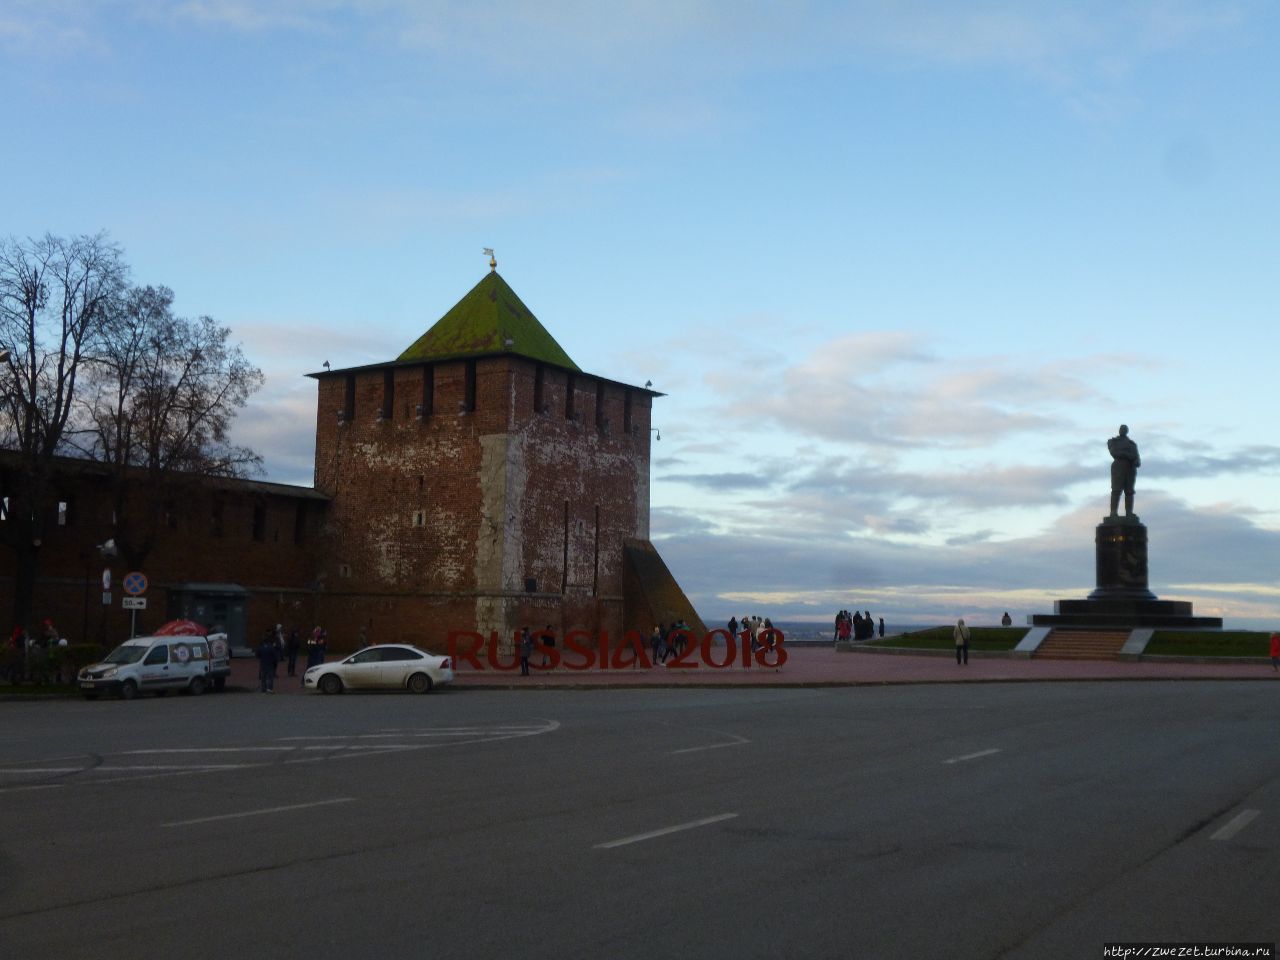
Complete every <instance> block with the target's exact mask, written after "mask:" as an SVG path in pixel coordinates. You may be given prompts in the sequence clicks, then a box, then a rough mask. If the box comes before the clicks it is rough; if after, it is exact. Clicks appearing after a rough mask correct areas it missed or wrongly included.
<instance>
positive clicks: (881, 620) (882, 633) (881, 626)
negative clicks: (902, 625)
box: [880, 617, 884, 640]
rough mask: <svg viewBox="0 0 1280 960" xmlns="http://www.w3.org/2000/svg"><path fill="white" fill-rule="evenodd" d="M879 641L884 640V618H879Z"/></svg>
mask: <svg viewBox="0 0 1280 960" xmlns="http://www.w3.org/2000/svg"><path fill="white" fill-rule="evenodd" d="M880 639H881V640H883V639H884V617H881V618H880Z"/></svg>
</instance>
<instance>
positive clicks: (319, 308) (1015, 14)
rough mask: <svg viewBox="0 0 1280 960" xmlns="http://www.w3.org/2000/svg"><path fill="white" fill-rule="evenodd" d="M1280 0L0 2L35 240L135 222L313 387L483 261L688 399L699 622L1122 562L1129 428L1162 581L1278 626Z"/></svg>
mask: <svg viewBox="0 0 1280 960" xmlns="http://www.w3.org/2000/svg"><path fill="white" fill-rule="evenodd" d="M1278 41H1280V9H1278V8H1277V6H1276V5H1274V4H1270V3H1267V2H1263V0H1257V2H1254V0H1213V2H1192V0H1186V2H1180V0H1164V2H1155V0H1129V2H1126V0H1098V2H1095V0H1074V2H1057V0H1040V2H1034V0H1032V2H1027V0H966V2H963V3H959V2H940V0H898V2H888V0H885V2H858V0H848V2H843V3H827V2H817V0H813V2H801V0H795V2H788V0H776V2H772V3H769V2H756V0H738V2H728V0H720V2H704V0H678V2H645V0H614V2H610V3H599V2H588V0H581V2H579V0H572V2H568V0H566V2H557V0H528V2H526V0H488V2H484V3H460V2H452V0H440V2H428V0H420V2H415V0H179V2H168V3H166V2H159V0H97V2H92V0H31V2H28V0H0V84H2V85H3V86H2V89H3V90H4V91H5V108H4V115H5V133H4V149H3V150H2V151H0V201H2V202H0V235H5V236H15V237H27V236H39V235H42V234H44V233H46V232H50V233H53V234H57V235H62V236H69V235H75V234H83V233H97V232H99V231H106V232H107V233H108V234H109V235H110V237H111V238H112V239H113V240H114V241H115V242H117V243H118V244H120V245H121V246H122V247H123V248H124V251H125V254H126V258H127V260H128V262H129V263H130V264H131V267H132V272H133V279H134V281H135V282H137V283H152V284H165V285H167V286H169V287H171V288H172V289H173V290H174V291H175V293H176V301H175V310H176V311H177V312H178V313H180V314H184V315H188V316H196V315H206V314H207V315H210V316H212V317H214V318H215V319H216V320H217V321H218V322H219V323H221V324H223V325H225V326H227V327H229V328H230V329H231V330H232V335H233V338H234V339H235V340H236V341H238V342H239V343H241V344H242V345H243V347H244V350H245V352H246V354H247V355H248V356H249V358H250V359H251V360H253V362H255V363H256V364H257V365H258V366H260V367H261V368H262V370H263V371H264V373H265V374H266V377H267V380H266V385H265V387H264V388H263V389H262V390H261V391H260V392H259V393H258V394H257V395H256V396H255V397H254V398H253V400H252V401H251V402H250V404H249V406H248V407H247V408H246V409H245V410H244V411H243V413H242V414H241V416H240V417H239V419H238V421H237V424H236V427H235V432H234V435H233V439H235V440H236V441H238V442H240V443H244V444H247V445H249V446H251V447H253V448H255V449H256V450H258V451H259V452H260V453H261V454H262V456H263V461H264V473H263V475H262V476H263V478H265V479H269V480H274V481H278V482H282V483H297V484H304V485H309V484H310V483H311V480H312V452H313V447H314V435H315V389H316V388H315V382H314V381H313V380H310V379H308V378H306V376H305V374H307V373H309V372H312V371H316V370H318V369H320V366H321V364H322V363H323V362H324V361H326V360H327V361H330V362H331V364H332V366H333V367H334V368H341V367H348V366H357V365H360V364H365V363H378V362H383V361H386V360H390V359H392V358H394V357H395V356H396V355H398V354H399V353H400V351H401V350H403V349H404V348H405V347H406V346H407V345H409V344H410V343H412V342H413V340H415V339H416V338H417V337H418V336H419V335H420V334H421V333H422V332H424V331H425V330H426V329H427V328H429V327H430V326H431V324H432V323H434V322H435V321H436V320H437V319H439V317H440V316H442V315H443V314H444V313H445V312H446V311H447V310H448V309H449V308H450V307H451V306H452V305H453V304H454V303H455V302H457V300H459V299H460V298H461V297H462V296H463V295H464V294H465V293H466V292H467V291H468V290H469V289H470V288H471V287H472V286H473V285H474V284H475V283H476V282H478V281H479V280H480V279H481V278H482V277H483V275H484V273H485V272H486V271H487V269H488V267H487V257H485V256H484V255H483V254H482V249H483V248H484V247H492V248H494V249H495V250H496V254H497V259H498V263H499V268H498V269H499V272H501V273H502V275H503V277H504V279H506V280H507V282H508V283H509V284H510V285H511V286H512V287H513V289H515V291H516V292H517V293H518V294H519V295H520V297H521V299H522V300H523V301H524V302H525V303H526V304H527V305H528V306H529V307H530V309H531V310H532V311H533V312H534V313H535V314H536V315H537V316H538V318H539V319H540V320H541V321H542V323H543V325H544V326H546V327H547V329H548V330H549V331H550V332H551V333H552V334H553V335H554V336H555V337H556V339H557V340H558V341H559V342H560V344H561V345H562V346H563V347H564V348H565V350H566V351H567V352H568V353H569V355H570V356H571V357H573V359H574V360H575V361H576V362H577V363H578V365H579V366H580V367H582V368H583V369H584V370H586V371H588V372H590V373H595V374H599V375H601V376H605V377H609V378H611V379H616V380H620V381H623V382H626V383H632V384H637V385H639V384H643V383H645V382H646V381H650V380H651V381H652V382H653V384H654V389H655V390H659V391H662V392H663V393H664V394H666V396H665V397H663V398H661V399H659V400H657V401H656V406H655V411H654V423H655V424H656V426H657V427H658V428H659V429H660V431H661V440H660V441H656V442H655V443H654V445H653V462H652V534H653V539H654V541H655V543H656V544H657V546H658V548H659V550H660V551H661V552H662V554H663V556H664V558H665V559H666V561H667V563H668V565H669V566H670V567H671V569H672V571H673V572H674V573H675V575H676V577H677V579H678V580H679V581H680V582H681V584H682V585H683V586H684V588H685V590H686V592H687V593H688V594H689V595H690V598H691V599H692V600H693V601H694V603H695V605H696V606H697V608H698V610H699V612H700V613H701V614H702V615H703V617H704V619H707V620H709V621H714V622H719V621H721V620H724V619H727V618H728V617H729V616H730V615H731V614H735V615H738V616H741V615H742V614H744V613H756V614H760V615H762V616H772V617H773V618H774V619H778V620H794V619H815V620H823V621H829V620H830V619H831V617H832V616H833V615H834V612H835V611H836V610H838V609H841V608H857V609H870V610H871V611H872V612H873V613H874V614H875V615H876V616H883V617H884V618H885V619H886V620H887V621H889V622H890V623H933V622H937V623H942V622H949V621H952V620H954V619H955V618H956V617H959V616H964V617H966V618H967V619H968V620H969V621H970V622H974V623H991V622H996V621H997V620H998V619H999V617H1000V614H1001V613H1002V612H1004V611H1005V610H1008V611H1010V613H1011V614H1012V615H1013V616H1014V618H1015V620H1016V621H1017V622H1019V623H1021V622H1024V621H1025V618H1026V617H1027V616H1028V615H1029V614H1032V613H1049V612H1052V605H1053V601H1054V600H1055V599H1058V598H1076V597H1082V596H1085V595H1086V594H1087V593H1088V592H1089V591H1090V590H1092V589H1093V587H1094V585H1095V584H1094V546H1093V534H1094V527H1095V525H1096V524H1097V523H1099V522H1100V521H1101V519H1102V518H1103V516H1104V515H1105V514H1106V512H1107V508H1108V493H1109V485H1110V480H1109V465H1110V458H1109V456H1108V454H1107V450H1106V440H1107V438H1108V437H1110V436H1112V435H1114V434H1115V433H1116V429H1117V427H1118V426H1119V424H1121V423H1126V424H1128V425H1129V426H1130V429H1131V431H1132V432H1131V436H1132V438H1133V439H1134V440H1135V441H1136V442H1137V443H1138V446H1139V448H1140V450H1141V454H1142V463H1143V465H1142V468H1141V469H1140V470H1139V472H1138V482H1137V486H1138V490H1137V500H1136V506H1135V511H1136V513H1138V514H1139V515H1140V517H1141V518H1142V520H1143V522H1144V523H1145V524H1146V525H1147V527H1148V530H1149V538H1150V578H1151V587H1152V589H1153V590H1154V592H1155V593H1156V594H1158V595H1159V596H1160V597H1161V598H1162V599H1176V600H1190V601H1192V602H1193V603H1194V604H1195V612H1196V613H1197V614H1198V615H1203V616H1221V617H1224V618H1225V620H1226V624H1227V626H1229V627H1259V628H1274V627H1277V626H1280V575H1278V573H1277V570H1278V563H1277V562H1278V560H1280V496H1278V495H1277V484H1276V481H1277V479H1278V477H1280V428H1278V427H1277V425H1276V422H1275V418H1274V411H1275V409H1276V403H1275V401H1274V394H1275V393H1276V391H1277V389H1280V385H1278V384H1277V377H1276V376H1275V375H1274V373H1273V370H1274V367H1275V363H1276V359H1277V346H1278V345H1280V344H1278V341H1280V335H1278V334H1277V332H1276V331H1277V323H1276V316H1275V314H1276V308H1277V304H1280V269H1277V253H1278V252H1280V251H1278V244H1280V240H1278V237H1277V230H1276V225H1277V223H1278V222H1280V193H1278V191H1277V171H1280V124H1277V123H1276V122H1275V121H1276V107H1275V96H1276V92H1277V90H1280V57H1277V56H1276V53H1277V43H1278Z"/></svg>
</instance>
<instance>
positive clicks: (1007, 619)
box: [1000, 610, 1013, 627]
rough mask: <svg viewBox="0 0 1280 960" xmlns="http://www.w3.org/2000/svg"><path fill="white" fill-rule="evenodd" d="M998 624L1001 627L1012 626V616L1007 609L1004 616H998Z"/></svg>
mask: <svg viewBox="0 0 1280 960" xmlns="http://www.w3.org/2000/svg"><path fill="white" fill-rule="evenodd" d="M1000 626H1002V627H1012V626H1013V617H1011V616H1009V611H1008V610H1006V611H1005V612H1004V616H1003V617H1001V618H1000Z"/></svg>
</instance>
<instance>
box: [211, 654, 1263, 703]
mask: <svg viewBox="0 0 1280 960" xmlns="http://www.w3.org/2000/svg"><path fill="white" fill-rule="evenodd" d="M331 659H332V658H331ZM482 662H483V661H482ZM689 662H697V661H695V658H693V657H690V658H689ZM279 672H280V676H279V678H278V679H277V680H276V693H277V694H291V693H301V692H302V664H301V663H299V664H298V676H297V677H292V678H290V677H287V676H286V675H285V668H284V666H283V665H281V667H280V671H279ZM1278 679H1280V674H1277V673H1276V672H1275V671H1273V670H1272V669H1271V664H1270V663H1269V662H1266V661H1261V662H1252V663H1243V664H1223V663H1153V662H1149V661H1139V662H1137V663H1126V662H1122V661H1113V660H1036V659H1031V660H1016V659H1010V658H1008V657H1001V656H984V655H983V654H982V653H975V652H970V654H969V664H968V666H963V667H961V666H957V665H956V662H955V659H954V658H953V657H951V656H938V655H936V654H935V655H910V654H900V653H879V652H872V651H871V650H866V651H858V652H857V653H836V652H835V650H834V649H830V648H828V647H795V648H789V649H788V650H787V662H786V663H785V664H784V665H783V666H782V667H781V668H780V669H771V668H767V667H760V666H755V665H752V666H751V667H750V668H749V669H743V668H742V667H730V668H724V669H716V668H713V667H708V666H706V665H704V664H702V663H701V662H697V666H696V668H695V669H673V668H671V667H668V666H661V665H659V666H656V667H652V668H648V669H646V668H643V667H641V668H629V669H622V670H612V669H610V670H599V669H592V670H569V669H566V668H564V667H559V668H557V669H555V670H539V669H538V668H537V667H536V666H535V667H533V672H532V675H531V676H528V677H522V676H520V671H519V670H518V669H516V670H511V671H508V672H501V671H496V670H488V669H486V670H475V669H473V668H469V667H466V666H463V667H462V668H461V669H458V670H457V671H456V673H455V680H454V686H455V688H457V689H464V690H468V689H469V690H516V689H537V690H553V689H596V688H601V689H604V688H610V687H637V688H644V687H734V686H743V687H843V686H861V685H873V684H903V683H974V682H984V683H1011V682H1030V681H1067V680H1076V681H1079V680H1278ZM230 685H231V686H233V687H239V688H241V689H244V690H252V691H256V690H257V689H258V663H257V661H256V660H251V659H239V658H238V659H236V660H233V661H232V665H231V679H230Z"/></svg>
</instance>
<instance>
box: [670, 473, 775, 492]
mask: <svg viewBox="0 0 1280 960" xmlns="http://www.w3.org/2000/svg"><path fill="white" fill-rule="evenodd" d="M661 479H662V480H663V482H665V483H683V484H687V485H688V486H692V487H701V488H702V489H705V490H717V491H724V490H759V489H763V488H766V487H770V486H772V485H773V483H774V478H773V477H771V476H769V475H768V474H766V473H668V474H664V475H663V476H662V478H661Z"/></svg>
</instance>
